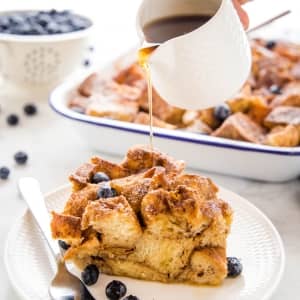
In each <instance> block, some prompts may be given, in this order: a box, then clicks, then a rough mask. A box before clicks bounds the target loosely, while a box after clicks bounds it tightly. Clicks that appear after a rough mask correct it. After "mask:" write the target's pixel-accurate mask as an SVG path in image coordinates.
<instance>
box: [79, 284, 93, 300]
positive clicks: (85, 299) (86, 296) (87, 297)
mask: <svg viewBox="0 0 300 300" xmlns="http://www.w3.org/2000/svg"><path fill="white" fill-rule="evenodd" d="M80 299H81V300H96V299H95V298H94V297H93V296H92V295H91V294H90V292H89V291H88V289H87V288H86V287H85V286H84V284H82V283H80Z"/></svg>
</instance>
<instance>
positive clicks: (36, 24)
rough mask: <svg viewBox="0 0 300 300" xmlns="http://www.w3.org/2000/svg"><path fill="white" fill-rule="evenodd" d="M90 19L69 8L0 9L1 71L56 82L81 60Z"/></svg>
mask: <svg viewBox="0 0 300 300" xmlns="http://www.w3.org/2000/svg"><path fill="white" fill-rule="evenodd" d="M92 27H93V22H92V21H91V20H90V19H88V18H87V17H84V16H81V15H78V14H75V13H73V12H71V11H68V10H63V11H57V10H55V9H52V10H45V11H33V10H32V11H29V10H27V11H25V10H24V11H6V12H1V13H0V75H1V76H3V77H4V78H5V79H9V80H10V81H13V82H16V83H21V82H22V83H27V84H35V85H41V84H42V85H43V84H54V83H55V84H56V83H58V82H59V81H61V80H62V79H64V78H65V77H66V76H68V75H70V74H71V73H72V72H73V71H74V70H75V69H77V67H79V66H80V65H81V63H82V60H83V56H84V52H85V51H86V49H87V48H88V37H89V34H90V31H91V29H92Z"/></svg>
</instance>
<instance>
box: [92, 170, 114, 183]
mask: <svg viewBox="0 0 300 300" xmlns="http://www.w3.org/2000/svg"><path fill="white" fill-rule="evenodd" d="M103 181H110V178H109V177H108V176H107V175H106V174H105V173H103V172H97V173H95V174H94V176H93V178H92V183H100V182H103Z"/></svg>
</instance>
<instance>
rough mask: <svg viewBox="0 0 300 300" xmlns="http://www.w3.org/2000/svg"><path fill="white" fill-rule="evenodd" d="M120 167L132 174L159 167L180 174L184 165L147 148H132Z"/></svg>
mask: <svg viewBox="0 0 300 300" xmlns="http://www.w3.org/2000/svg"><path fill="white" fill-rule="evenodd" d="M121 166H123V167H124V168H126V169H129V170H132V171H133V172H137V171H142V170H145V169H149V168H152V167H154V166H161V167H164V168H165V169H166V171H167V172H175V173H180V172H181V171H182V170H183V169H184V167H185V164H184V162H183V161H176V160H175V159H173V158H171V157H168V156H167V155H166V154H163V153H161V152H159V151H158V150H155V149H154V150H153V151H152V150H151V149H150V147H148V146H134V147H132V148H130V149H129V150H128V152H127V156H126V158H125V160H124V161H123V163H122V164H121Z"/></svg>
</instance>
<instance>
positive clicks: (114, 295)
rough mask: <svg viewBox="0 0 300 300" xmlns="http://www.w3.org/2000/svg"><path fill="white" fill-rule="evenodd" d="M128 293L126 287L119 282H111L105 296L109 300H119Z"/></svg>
mask: <svg viewBox="0 0 300 300" xmlns="http://www.w3.org/2000/svg"><path fill="white" fill-rule="evenodd" d="M126 292H127V288H126V285H125V284H124V283H123V282H121V281H119V280H113V281H111V282H110V283H109V284H108V285H107V286H106V289H105V294H106V296H107V298H108V299H109V300H119V299H121V298H122V297H123V296H125V295H126Z"/></svg>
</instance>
